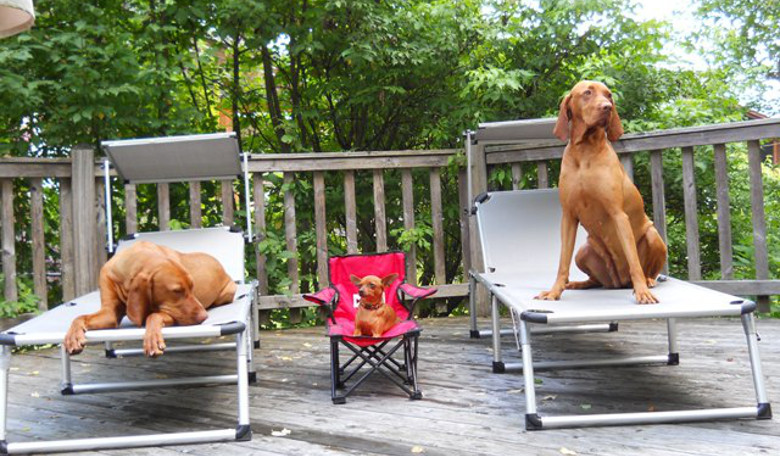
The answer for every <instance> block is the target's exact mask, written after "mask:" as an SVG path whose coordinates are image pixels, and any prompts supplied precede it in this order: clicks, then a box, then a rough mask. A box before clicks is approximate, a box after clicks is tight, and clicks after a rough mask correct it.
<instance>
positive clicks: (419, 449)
mask: <svg viewBox="0 0 780 456" xmlns="http://www.w3.org/2000/svg"><path fill="white" fill-rule="evenodd" d="M412 453H415V454H417V453H425V448H423V447H421V446H419V445H415V446H413V447H412Z"/></svg>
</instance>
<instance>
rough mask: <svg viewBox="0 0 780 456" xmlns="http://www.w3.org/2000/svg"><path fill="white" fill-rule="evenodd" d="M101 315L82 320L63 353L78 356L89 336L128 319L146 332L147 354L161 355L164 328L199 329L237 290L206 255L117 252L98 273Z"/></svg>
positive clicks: (158, 249)
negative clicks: (212, 308)
mask: <svg viewBox="0 0 780 456" xmlns="http://www.w3.org/2000/svg"><path fill="white" fill-rule="evenodd" d="M99 285H100V310H99V311H97V312H95V313H93V314H89V315H82V316H80V317H78V318H76V319H75V320H73V323H72V324H71V326H70V329H69V330H68V333H67V334H66V335H65V341H64V345H65V349H66V350H67V351H68V353H70V354H76V353H80V352H81V351H82V350H83V349H84V346H85V345H86V342H87V340H86V337H85V334H84V333H85V332H86V331H88V330H92V329H106V328H116V327H117V326H118V325H119V322H120V321H122V317H124V316H125V315H127V318H129V319H130V321H132V322H133V323H134V324H135V325H136V326H139V327H140V326H146V334H145V336H144V353H146V354H147V355H148V356H158V355H162V353H163V351H164V350H165V341H164V340H163V336H162V328H163V327H165V326H171V325H174V324H178V325H196V324H200V323H202V322H203V321H204V320H206V318H208V312H206V309H208V308H209V307H212V306H218V305H221V304H227V303H230V302H233V297H234V295H235V293H236V284H235V283H234V282H233V281H232V280H231V279H230V277H229V276H228V275H227V273H226V272H225V269H224V268H223V267H222V265H221V264H220V263H219V261H217V260H216V258H214V257H212V256H210V255H207V254H205V253H180V252H177V251H175V250H173V249H169V248H168V247H163V246H159V245H156V244H153V243H151V242H147V241H137V242H135V243H133V245H131V246H130V247H128V248H126V249H124V250H121V251H119V252H118V253H117V254H116V255H115V256H114V257H113V258H111V259H110V260H109V261H108V262H107V263H106V264H105V265H103V267H102V268H101V269H100V283H99Z"/></svg>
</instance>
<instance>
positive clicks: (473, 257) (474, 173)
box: [463, 144, 490, 317]
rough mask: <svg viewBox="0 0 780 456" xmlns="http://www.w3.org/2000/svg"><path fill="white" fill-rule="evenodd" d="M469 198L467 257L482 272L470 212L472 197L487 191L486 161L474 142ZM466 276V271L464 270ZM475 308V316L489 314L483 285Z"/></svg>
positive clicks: (474, 227) (473, 267)
mask: <svg viewBox="0 0 780 456" xmlns="http://www.w3.org/2000/svg"><path fill="white" fill-rule="evenodd" d="M470 190H471V198H470V200H469V202H468V220H469V228H468V232H469V249H470V252H469V259H470V261H471V267H472V269H474V270H476V271H478V272H484V268H485V265H484V264H483V262H482V249H481V247H480V242H479V233H478V230H477V219H476V217H474V215H473V214H472V213H471V209H472V207H473V204H474V198H475V197H476V196H477V195H479V194H480V193H482V192H486V191H487V163H486V162H485V146H483V145H481V144H475V145H473V146H472V154H471V189H470ZM463 275H464V276H467V271H464V274H463ZM475 292H476V296H475V302H476V308H477V316H480V317H486V316H488V315H490V302H488V296H487V292H486V290H485V289H484V287H477V289H476V291H475Z"/></svg>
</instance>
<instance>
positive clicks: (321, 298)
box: [303, 288, 336, 306]
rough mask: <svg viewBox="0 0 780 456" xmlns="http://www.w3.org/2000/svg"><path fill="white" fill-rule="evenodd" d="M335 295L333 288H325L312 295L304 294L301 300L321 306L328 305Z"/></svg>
mask: <svg viewBox="0 0 780 456" xmlns="http://www.w3.org/2000/svg"><path fill="white" fill-rule="evenodd" d="M335 295H336V290H335V289H334V288H325V289H323V290H320V291H318V292H316V293H314V294H305V295H303V299H305V300H307V301H310V302H313V303H315V304H319V305H321V306H322V305H326V304H328V303H329V302H330V300H331V299H333V297H334V296H335Z"/></svg>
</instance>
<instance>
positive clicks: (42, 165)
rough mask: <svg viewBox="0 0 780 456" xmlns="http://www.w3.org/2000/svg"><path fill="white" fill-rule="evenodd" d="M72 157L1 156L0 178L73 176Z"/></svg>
mask: <svg viewBox="0 0 780 456" xmlns="http://www.w3.org/2000/svg"><path fill="white" fill-rule="evenodd" d="M71 172H72V171H71V160H70V158H28V157H0V179H14V178H17V177H57V178H64V177H70V176H71Z"/></svg>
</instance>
